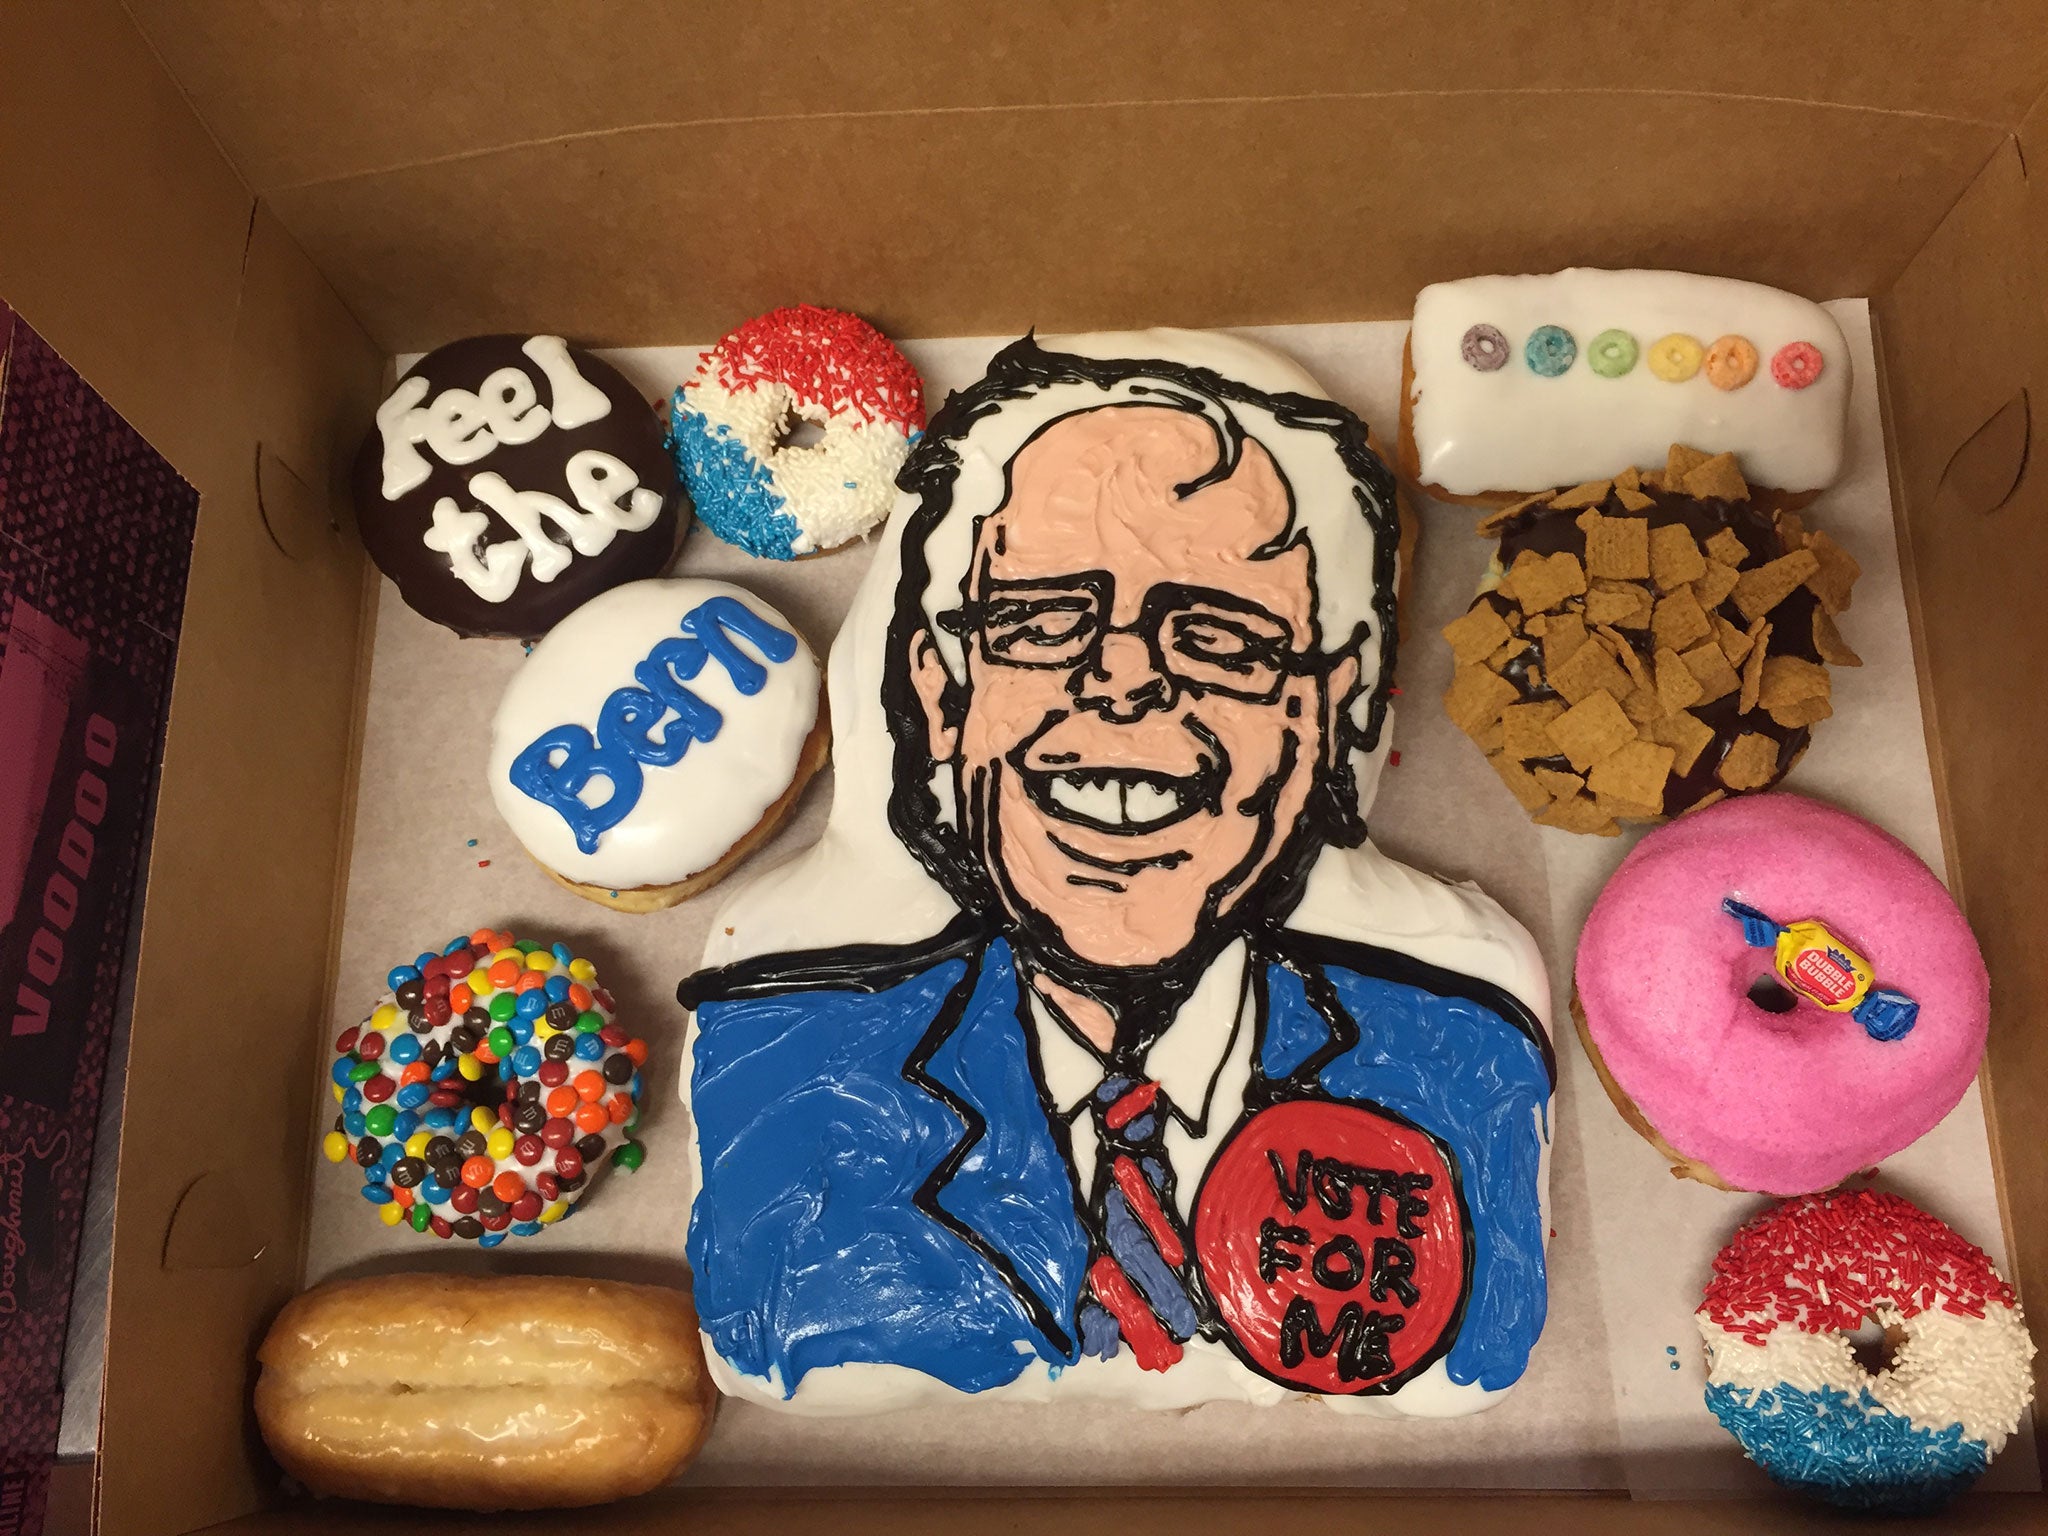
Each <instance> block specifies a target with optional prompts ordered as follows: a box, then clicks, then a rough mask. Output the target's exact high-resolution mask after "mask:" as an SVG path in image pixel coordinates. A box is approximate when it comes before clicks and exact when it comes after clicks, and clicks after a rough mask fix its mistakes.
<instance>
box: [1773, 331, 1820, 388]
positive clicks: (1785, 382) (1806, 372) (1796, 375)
mask: <svg viewBox="0 0 2048 1536" xmlns="http://www.w3.org/2000/svg"><path fill="white" fill-rule="evenodd" d="M1825 366H1826V364H1825V362H1824V361H1823V360H1822V358H1821V355H1820V348H1818V347H1816V346H1815V345H1814V344H1813V343H1812V342H1810V341H1788V342H1786V343H1785V345H1784V346H1782V347H1780V348H1778V350H1777V351H1776V352H1774V353H1773V354H1771V377H1772V378H1774V379H1776V380H1777V381H1778V383H1779V384H1781V385H1782V386H1784V387H1785V388H1786V389H1805V388H1806V387H1807V386H1808V385H1810V384H1812V383H1814V382H1815V381H1817V380H1818V379H1819V378H1820V376H1821V370H1822V369H1823V368H1824V367H1825Z"/></svg>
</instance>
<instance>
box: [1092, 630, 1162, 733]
mask: <svg viewBox="0 0 2048 1536" xmlns="http://www.w3.org/2000/svg"><path fill="white" fill-rule="evenodd" d="M1074 698H1075V700H1076V701H1077V702H1078V703H1080V704H1081V705H1082V706H1083V707H1085V708H1088V709H1092V710H1094V711H1095V712H1096V713H1097V714H1100V715H1102V716H1103V717H1105V718H1106V719H1110V720H1135V719H1137V718H1138V717H1139V716H1140V715H1143V714H1145V713H1146V712H1147V711H1148V710H1154V709H1164V708H1165V707H1166V706H1167V705H1169V704H1171V703H1172V702H1173V682H1172V680H1171V679H1170V678H1169V677H1168V676H1167V675H1166V674H1165V673H1164V672H1163V671H1161V670H1160V668H1159V666H1158V664H1157V663H1156V662H1155V661H1154V660H1153V656H1152V647H1151V646H1149V645H1147V644H1146V643H1145V642H1144V641H1143V640H1140V639H1139V638H1138V637H1137V636H1136V635H1118V634H1112V635H1104V636H1103V637H1102V646H1101V649H1100V650H1099V651H1098V652H1097V654H1096V657H1095V660H1094V662H1093V663H1092V664H1091V665H1089V666H1086V667H1084V668H1082V669H1081V671H1080V672H1079V673H1078V674H1077V675H1076V677H1075V679H1074Z"/></svg>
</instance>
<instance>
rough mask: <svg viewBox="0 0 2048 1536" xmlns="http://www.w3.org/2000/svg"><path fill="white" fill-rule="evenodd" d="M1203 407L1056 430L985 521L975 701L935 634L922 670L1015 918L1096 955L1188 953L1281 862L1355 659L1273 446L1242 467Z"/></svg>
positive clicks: (969, 625)
mask: <svg viewBox="0 0 2048 1536" xmlns="http://www.w3.org/2000/svg"><path fill="white" fill-rule="evenodd" d="M1217 453H1218V444H1217V440H1216V436H1215V434H1214V432H1213V431H1212V430H1211V429H1210V427H1209V425H1208V423H1207V422H1206V421H1205V420H1204V419H1203V418H1201V417H1199V416H1195V415H1191V414H1189V413H1188V412H1185V411H1177V410H1171V409H1165V408H1156V407H1145V406H1132V407H1105V408H1101V409H1098V410H1095V411H1091V412H1086V413H1083V414H1079V415H1074V416H1070V417H1067V418H1065V419H1063V420H1061V421H1059V422H1056V423H1055V424H1054V425H1053V426H1051V427H1050V428H1048V429H1047V430H1046V431H1045V432H1044V433H1043V434H1042V435H1041V436H1039V437H1038V438H1037V439H1036V440H1035V441H1034V442H1032V443H1031V445H1030V446H1028V447H1027V448H1025V449H1024V450H1023V452H1021V453H1020V454H1018V456H1017V458H1016V459H1015V461H1014V462H1013V464H1012V466H1011V491H1010V496H1009V499H1008V500H1007V502H1006V503H1005V504H1004V506H1003V507H1002V508H1001V509H1000V510H999V511H997V512H996V513H995V514H994V515H993V516H991V517H989V518H986V519H985V520H984V521H983V522H982V525H981V528H980V531H979V535H978V538H977V540H976V545H975V550H974V559H973V564H972V576H971V583H972V584H971V587H970V589H969V591H968V593H967V602H966V605H965V607H964V609H963V610H962V613H963V621H964V634H963V638H964V639H965V640H966V642H967V643H966V646H965V650H966V653H967V657H968V664H967V665H968V685H967V689H966V702H965V708H964V713H963V714H962V716H961V719H960V721H959V723H958V724H957V725H954V724H953V723H951V722H950V721H949V720H948V719H947V718H946V711H945V709H944V707H943V704H942V697H941V696H942V693H943V689H944V674H943V671H942V664H941V662H940V661H939V659H938V656H937V654H936V651H935V650H934V648H932V647H931V646H930V645H929V644H925V643H920V644H919V649H918V660H917V662H916V668H917V670H916V682H917V686H918V690H919V695H920V697H921V699H922V700H923V701H924V703H925V707H926V710H927V713H928V716H929V718H930V721H931V727H932V740H933V753H934V756H935V757H937V758H940V759H941V760H942V761H947V762H950V764H951V766H952V769H953V773H954V776H955V780H956V794H957V796H958V797H959V798H960V800H961V802H962V803H965V804H968V805H970V806H971V807H972V809H971V812H970V814H969V817H968V821H969V824H970V825H971V826H972V827H974V828H975V829H976V830H977V833H978V836H979V843H980V846H979V850H978V852H979V856H980V858H981V860H982V862H983V865H984V867H985V868H986V869H987V871H988V874H989V877H990V879H991V881H992V883H993V884H994V885H995V887H996V889H997V890H998V891H999V892H1000V893H1001V896H1002V899H1003V901H1004V904H1005V905H1006V906H1007V907H1008V908H1009V910H1010V913H1011V916H1012V917H1013V918H1014V919H1016V920H1017V921H1019V922H1021V923H1023V924H1025V925H1026V926H1027V927H1035V926H1041V925H1043V926H1049V927H1050V929H1051V930H1052V931H1053V932H1054V933H1055V934H1056V935H1057V937H1058V940H1059V942H1060V943H1061V944H1062V945H1063V946H1064V947H1065V948H1066V949H1067V950H1068V951H1070V952H1071V953H1073V954H1074V955H1076V956H1078V957H1079V958H1081V959H1082V960H1084V961H1087V962H1089V963H1091V964H1095V965H1103V966H1149V965H1157V964H1160V963H1162V962H1164V961H1167V960H1170V959H1172V958H1174V957H1175V956H1178V955H1180V954H1182V953H1183V952H1185V951H1187V950H1189V949H1190V948H1191V947H1192V946H1193V945H1194V944H1195V942H1196V938H1197V936H1198V934H1200V933H1201V932H1202V931H1203V927H1204V924H1205V923H1206V922H1208V921H1209V920H1211V919H1214V918H1217V917H1221V916H1226V915H1228V914H1230V913H1231V912H1232V911H1233V910H1234V909H1235V908H1236V907H1237V906H1238V905H1239V904H1240V902H1241V901H1243V899H1244V898H1245V896H1246V895H1247V893H1248V892H1250V891H1252V890H1254V889H1255V888H1256V887H1257V885H1258V883H1259V881H1260V878H1261V877H1262V876H1263V875H1264V874H1265V873H1266V871H1267V870H1268V869H1269V868H1270V867H1271V866H1272V864H1273V860H1274V857H1275V855H1276V854H1277V853H1278V852H1279V850H1280V849H1281V847H1282V846H1283V845H1284V844H1285V843H1286V841H1287V839H1288V836H1289V834H1290V832H1291V831H1292V830H1293V828H1294V827H1295V825H1296V823H1297V822H1298V821H1299V820H1300V818H1301V815H1302V811H1303V808H1304V806H1305V804H1306V802H1307V798H1308V793H1309V789H1310V786H1311V784H1312V783H1313V781H1314V779H1315V776H1316V774H1317V772H1318V770H1319V769H1320V767H1321V766H1322V765H1323V763H1324V761H1325V759H1326V758H1327V756H1328V745H1327V743H1328V732H1327V715H1328V699H1329V694H1330V689H1331V687H1332V686H1334V688H1335V690H1336V692H1337V693H1338V694H1339V695H1340V696H1341V695H1342V694H1344V693H1346V692H1348V691H1349V686H1350V682H1351V680H1352V679H1353V678H1355V676H1356V667H1355V664H1352V665H1345V664H1340V665H1339V666H1338V668H1337V669H1336V673H1335V675H1334V676H1332V675H1329V674H1330V669H1329V668H1328V667H1326V666H1325V665H1323V664H1321V662H1320V658H1317V657H1314V656H1312V655H1311V654H1310V653H1309V651H1308V647H1309V646H1310V645H1311V644H1312V643H1313V607H1314V590H1313V584H1312V579H1311V577H1312V571H1311V559H1310V553H1309V550H1308V548H1307V547H1306V546H1305V545H1302V544H1295V545H1293V546H1292V547H1289V548H1284V549H1280V550H1278V551H1277V552H1273V551H1270V550H1268V548H1267V546H1268V545H1270V544H1271V543H1272V542H1273V541H1275V540H1276V539H1278V538H1279V537H1280V535H1281V534H1283V533H1284V531H1285V530H1286V528H1287V526H1288V521H1289V506H1288V497H1287V490H1286V487H1285V486H1284V485H1283V484H1282V482H1281V480H1280V477H1279V475H1278V473H1277V471H1276V470H1275V468H1274V465H1273V461H1272V459H1271V457H1270V456H1269V455H1268V454H1267V452H1266V451H1265V449H1263V448H1262V447H1260V446H1259V445H1258V444H1257V443H1249V444H1247V445H1246V447H1245V449H1244V452H1243V454H1242V456H1241V457H1240V459H1239V461H1238V463H1237V465H1236V466H1235V468H1234V470H1233V471H1232V472H1231V473H1229V474H1228V475H1227V476H1226V477H1225V478H1223V479H1220V480H1211V481H1210V482H1209V483H1207V484H1202V485H1201V488H1200V489H1198V490H1194V491H1192V492H1191V493H1189V494H1187V495H1182V494H1180V491H1179V488H1181V487H1185V486H1188V485H1191V484H1196V483H1198V482H1201V481H1202V480H1203V478H1204V477H1205V476H1209V475H1211V474H1212V472H1213V471H1215V470H1216V468H1217V463H1216V460H1217Z"/></svg>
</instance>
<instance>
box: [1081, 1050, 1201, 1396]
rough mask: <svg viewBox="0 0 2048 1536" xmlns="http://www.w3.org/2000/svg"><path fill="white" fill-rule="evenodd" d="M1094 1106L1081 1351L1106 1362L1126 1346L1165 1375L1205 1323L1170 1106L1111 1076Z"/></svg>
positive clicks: (1154, 1087) (1152, 1092)
mask: <svg viewBox="0 0 2048 1536" xmlns="http://www.w3.org/2000/svg"><path fill="white" fill-rule="evenodd" d="M1089 1107H1090V1109H1091V1110H1092V1111H1093V1113H1094V1116H1095V1125H1096V1130H1097V1133H1098V1135H1099V1136H1100V1139H1101V1148H1102V1150H1101V1154H1100V1157H1099V1159H1098V1161H1097V1164H1096V1170H1095V1197H1094V1200H1093V1202H1092V1204H1091V1215H1092V1217H1093V1222H1094V1227H1095V1233H1094V1237H1095V1241H1094V1245H1093V1254H1092V1257H1091V1259H1090V1262H1089V1265H1088V1288H1089V1291H1090V1293H1091V1298H1090V1299H1089V1300H1086V1301H1084V1302H1083V1303H1082V1306H1081V1315H1080V1328H1081V1349H1082V1353H1084V1354H1088V1355H1093V1356H1096V1357H1097V1358H1099V1359H1104V1360H1107V1359H1109V1358H1111V1357H1112V1356H1114V1355H1115V1354H1116V1352H1117V1347H1118V1343H1119V1341H1121V1342H1122V1343H1125V1344H1128V1345H1130V1347H1131V1354H1132V1357H1133V1358H1134V1359H1135V1360H1136V1361H1137V1362H1138V1364H1139V1365H1140V1366H1142V1367H1143V1368H1144V1369H1146V1370H1148V1371H1163V1370H1165V1369H1166V1368H1167V1367H1168V1366H1170V1365H1172V1364H1173V1363H1174V1362H1175V1361H1176V1360H1178V1359H1180V1357H1181V1345H1182V1344H1183V1343H1184V1342H1186V1340H1188V1339H1189V1338H1191V1337H1192V1336H1193V1335H1194V1333H1195V1332H1196V1330H1197V1329H1199V1328H1200V1327H1201V1312H1200V1310H1199V1308H1198V1307H1197V1305H1196V1296H1197V1295H1198V1292H1197V1290H1196V1289H1195V1282H1194V1280H1193V1272H1192V1266H1191V1263H1190V1258H1189V1247H1188V1242H1187V1236H1186V1234H1185V1233H1184V1232H1183V1231H1182V1229H1181V1225H1180V1220H1179V1218H1178V1217H1177V1216H1176V1215H1174V1213H1173V1199H1174V1185H1173V1168H1172V1166H1171V1164H1169V1163H1168V1161H1167V1158H1166V1146H1165V1135H1166V1119H1167V1113H1168V1106H1167V1102H1166V1099H1165V1096H1164V1095H1162V1094H1161V1093H1160V1091H1159V1085H1158V1084H1157V1083H1152V1082H1139V1081H1137V1080H1136V1079H1133V1078H1128V1077H1112V1078H1106V1079H1104V1081H1103V1083H1102V1086H1101V1087H1099V1088H1098V1089H1096V1090H1095V1094H1094V1097H1093V1098H1092V1099H1091V1100H1090V1101H1089Z"/></svg>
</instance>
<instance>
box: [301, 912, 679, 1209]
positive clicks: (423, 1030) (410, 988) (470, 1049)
mask: <svg viewBox="0 0 2048 1536" xmlns="http://www.w3.org/2000/svg"><path fill="white" fill-rule="evenodd" d="M385 979H386V982H387V984H388V985H389V987H390V989H391V990H390V991H388V992H386V993H385V994H384V995H383V996H382V997H381V998H379V999H378V1000H377V1002H376V1004H375V1005H374V1006H372V1008H371V1009H370V1012H369V1016H368V1017H367V1018H366V1019H364V1020H363V1022H362V1023H361V1024H358V1025H356V1026H354V1027H353V1028H350V1029H345V1030H343V1031H342V1033H341V1036H340V1038H339V1039H337V1040H336V1041H335V1042H334V1050H335V1057H334V1062H333V1065H332V1066H331V1067H330V1069H329V1075H330V1077H331V1080H332V1082H333V1085H334V1090H335V1097H336V1098H337V1099H338V1100H339V1101H340V1104H341V1113H340V1114H339V1115H338V1116H336V1117H335V1121H334V1126H333V1128H332V1129H331V1130H330V1131H328V1133H327V1134H326V1136H325V1137H323V1138H322V1143H321V1148H322V1151H323V1152H324V1153H325V1155H326V1156H327V1158H328V1160H329V1161H330V1162H337V1163H339V1162H350V1161H352V1162H354V1164H355V1165H356V1166H357V1167H358V1168H359V1169H361V1170H362V1175H363V1198H364V1199H365V1200H367V1201H369V1202H370V1204H371V1205H373V1206H376V1207H377V1208H378V1217H379V1219H380V1220H382V1221H383V1222H384V1224H385V1225H386V1226H397V1225H399V1224H400V1223H404V1224H406V1225H409V1226H411V1228H412V1229H413V1230H414V1231H415V1232H431V1233H433V1234H434V1236H436V1237H440V1238H451V1237H456V1238H462V1239H464V1240H466V1241H473V1242H475V1243H476V1244H477V1245H478V1246H479V1247H482V1248H494V1247H496V1246H497V1245H498V1244H499V1243H502V1242H503V1241H504V1240H505V1239H506V1237H508V1236H512V1237H531V1236H533V1235H534V1234H535V1233H537V1232H539V1231H540V1230H541V1229H542V1228H543V1227H545V1226H547V1225H549V1224H551V1223H553V1222H556V1221H561V1220H564V1219H566V1218H567V1217H569V1216H571V1215H573V1214H574V1213H575V1209H576V1203H577V1201H579V1200H580V1199H582V1198H583V1196H584V1195H585V1194H586V1193H587V1192H588V1190H589V1186H590V1182H591V1179H592V1177H593V1176H594V1174H595V1173H596V1171H597V1170H598V1169H600V1168H602V1167H603V1166H604V1164H605V1161H606V1159H607V1158H609V1160H610V1162H611V1164H612V1165H613V1166H615V1167H619V1168H624V1169H627V1170H629V1171H630V1170H631V1169H634V1168H638V1167H639V1166H640V1164H641V1161H642V1159H643V1155H644V1154H643V1153H642V1151H641V1148H640V1146H639V1144H638V1143H637V1142H635V1141H633V1140H632V1139H631V1133H632V1132H633V1130H634V1129H635V1127H636V1126H637V1125H638V1123H639V1102H640V1065H641V1063H642V1062H644V1061H645V1060H646V1059H647V1044H646V1042H645V1041H643V1040H639V1039H636V1038H634V1037H631V1036H629V1035H628V1034H627V1033H626V1031H625V1030H624V1029H623V1028H622V1027H621V1026H620V1025H619V1023H618V1022H617V1009H616V1006H615V1004H614V1003H613V1001H612V996H611V994H610V993H609V992H607V991H606V990H605V989H604V987H603V986H602V985H600V984H599V982H598V980H597V968H596V967H595V966H593V965H592V964H591V963H590V962H589V961H588V960H586V959H583V958H581V957H579V956H577V955H575V954H574V953H572V952H571V950H570V949H569V946H568V945H566V944H552V945H548V944H541V943H537V942H536V941H534V940H532V939H519V938H515V937H513V935H512V934H510V933H507V932H503V931H498V930H493V929H489V928H479V929H477V930H476V931H475V932H473V933H470V934H467V935H463V936H460V937H457V938H455V939H453V940H451V941H450V942H449V943H448V945H447V946H446V947H445V948H444V949H442V950H441V952H440V953H439V954H435V953H432V952H431V951H430V952H427V953H424V954H421V955H420V956H418V957H417V958H416V959H415V960H414V961H413V962H412V963H411V964H408V965H398V966H394V967H393V968H392V970H391V973H390V975H389V976H388V977H386V978H385ZM458 1004H459V1005H460V1006H459V1007H458ZM571 1082H574V1083H575V1084H577V1087H576V1088H575V1089H574V1090H573V1091H572V1090H570V1089H567V1088H565V1087H564V1085H565V1084H568V1083H571ZM565 1092H566V1093H568V1096H569V1103H568V1104H566V1105H562V1106H559V1109H560V1112H558V1107H557V1105H556V1099H557V1098H558V1096H559V1095H561V1094H562V1093H565ZM575 1105H581V1106H583V1107H585V1108H596V1109H598V1110H599V1114H598V1116H597V1117H596V1118H594V1119H591V1120H590V1121H589V1123H587V1124H586V1123H584V1120H583V1119H581V1118H573V1119H572V1118H571V1117H570V1112H571V1109H572V1107H573V1106H575Z"/></svg>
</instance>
